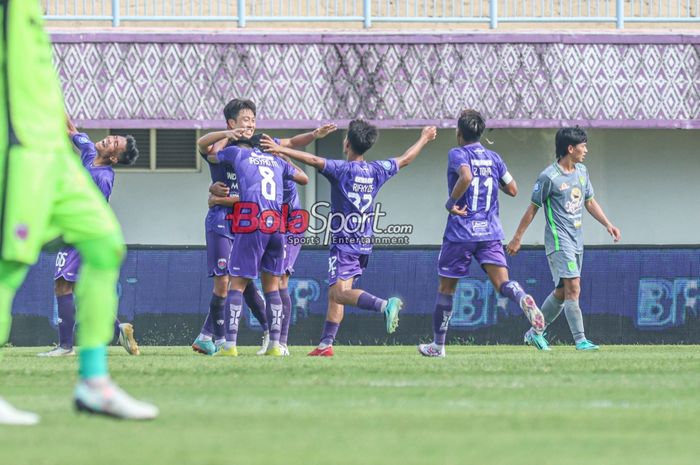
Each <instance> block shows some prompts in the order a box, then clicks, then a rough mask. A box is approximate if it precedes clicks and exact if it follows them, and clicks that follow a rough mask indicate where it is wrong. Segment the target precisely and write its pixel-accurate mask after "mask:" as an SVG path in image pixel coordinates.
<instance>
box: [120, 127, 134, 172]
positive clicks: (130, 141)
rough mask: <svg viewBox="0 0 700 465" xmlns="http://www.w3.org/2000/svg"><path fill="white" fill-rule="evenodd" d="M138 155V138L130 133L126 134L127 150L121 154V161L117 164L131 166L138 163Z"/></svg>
mask: <svg viewBox="0 0 700 465" xmlns="http://www.w3.org/2000/svg"><path fill="white" fill-rule="evenodd" d="M138 157H139V149H138V148H137V147H136V139H134V136H132V135H131V134H129V135H128V136H126V150H124V151H123V152H122V153H120V154H119V157H118V158H119V161H118V162H117V164H119V165H128V166H131V165H133V164H134V163H136V159H137V158H138Z"/></svg>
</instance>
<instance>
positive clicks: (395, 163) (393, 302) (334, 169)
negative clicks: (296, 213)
mask: <svg viewBox="0 0 700 465" xmlns="http://www.w3.org/2000/svg"><path fill="white" fill-rule="evenodd" d="M436 134H437V132H436V129H435V127H426V128H423V131H422V132H421V136H420V138H419V139H418V141H417V142H416V143H415V144H413V145H412V146H411V147H410V148H409V149H408V150H406V152H404V154H403V155H400V156H398V157H396V158H391V159H388V160H384V161H371V162H366V161H365V159H364V154H365V152H367V151H368V150H369V149H370V148H371V147H372V145H374V143H375V141H376V140H377V136H378V132H377V128H376V127H374V126H372V125H371V124H369V123H367V122H366V121H363V120H354V121H352V122H351V123H350V126H349V128H348V134H347V137H346V138H345V140H344V141H343V152H344V153H345V156H346V157H347V161H345V160H327V159H325V158H322V157H318V156H316V155H312V154H310V153H306V152H300V151H297V150H293V149H290V148H288V147H282V146H281V145H279V144H277V143H276V142H275V141H274V140H273V139H271V138H269V137H263V139H262V142H261V145H262V147H263V148H264V149H265V150H266V151H268V152H272V153H276V154H280V155H284V156H288V157H290V158H292V159H294V160H297V161H300V162H302V163H304V164H307V165H310V166H313V167H315V168H316V169H318V170H319V171H320V172H321V174H322V175H323V176H325V177H326V179H328V181H329V182H330V183H331V212H332V213H333V214H334V218H336V219H337V220H340V218H341V216H344V217H346V218H359V217H361V215H362V214H364V213H370V214H371V213H372V211H373V208H374V207H373V203H374V198H375V197H376V195H377V194H378V193H379V189H381V187H382V186H383V185H384V183H386V182H387V181H388V180H389V179H390V178H391V177H392V176H394V175H395V174H396V173H397V172H398V171H399V169H401V168H403V167H406V166H408V165H409V164H410V163H411V162H412V161H413V160H414V159H415V158H416V157H417V156H418V154H419V153H420V151H421V149H422V148H423V147H424V146H425V145H426V144H427V143H428V142H430V141H431V140H434V139H435V136H436ZM334 226H337V225H334ZM349 229H350V231H344V230H342V229H341V228H337V227H334V228H333V231H334V233H333V238H332V242H331V245H330V257H329V259H328V284H329V286H330V289H329V292H328V313H327V316H326V323H325V325H324V328H323V335H322V337H321V342H320V343H319V345H318V347H317V348H316V349H314V350H313V351H312V352H311V353H309V355H311V356H332V355H333V341H334V340H335V337H336V334H337V332H338V328H339V327H340V322H341V321H342V319H343V313H344V306H345V305H353V306H357V307H359V308H361V309H364V310H370V311H375V312H381V313H382V314H383V315H384V318H385V323H386V331H387V332H388V333H393V332H394V331H395V330H396V327H397V326H398V322H399V316H398V315H399V311H400V310H401V307H402V306H403V302H401V300H400V299H398V298H390V299H388V300H384V299H381V298H378V297H375V296H373V295H371V294H369V293H368V292H364V291H363V290H361V289H353V288H352V285H353V282H354V280H355V278H357V277H358V276H360V275H362V271H363V270H364V269H365V267H366V266H367V262H368V259H369V254H370V253H371V252H372V241H371V238H372V225H371V224H370V222H366V223H365V225H364V227H355V228H349ZM336 231H337V232H336Z"/></svg>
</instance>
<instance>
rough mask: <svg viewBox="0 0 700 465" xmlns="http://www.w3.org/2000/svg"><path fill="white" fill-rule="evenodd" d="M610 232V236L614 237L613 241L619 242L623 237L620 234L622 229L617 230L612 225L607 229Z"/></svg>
mask: <svg viewBox="0 0 700 465" xmlns="http://www.w3.org/2000/svg"><path fill="white" fill-rule="evenodd" d="M606 229H607V230H608V234H610V235H611V236H612V237H613V240H614V241H615V242H618V241H619V240H620V238H621V237H622V234H621V233H620V229H619V228H616V227H615V226H613V225H612V224H611V225H610V226H608V227H607V228H606Z"/></svg>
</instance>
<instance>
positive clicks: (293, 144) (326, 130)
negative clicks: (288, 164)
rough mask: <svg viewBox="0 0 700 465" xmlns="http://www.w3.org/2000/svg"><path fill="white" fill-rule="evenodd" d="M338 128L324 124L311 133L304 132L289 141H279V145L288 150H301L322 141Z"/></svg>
mask: <svg viewBox="0 0 700 465" xmlns="http://www.w3.org/2000/svg"><path fill="white" fill-rule="evenodd" d="M337 129H338V126H336V125H335V124H332V123H331V124H324V125H323V126H320V127H317V128H316V129H314V130H313V131H311V132H305V133H303V134H297V135H296V136H294V137H292V138H289V139H280V145H281V146H282V147H288V148H303V147H306V146H307V145H309V144H310V143H311V142H313V141H315V140H316V139H323V138H324V137H326V136H327V135H328V134H330V133H332V132H335V131H336V130H337Z"/></svg>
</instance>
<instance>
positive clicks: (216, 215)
mask: <svg viewBox="0 0 700 465" xmlns="http://www.w3.org/2000/svg"><path fill="white" fill-rule="evenodd" d="M255 116H256V106H255V104H254V103H253V102H252V101H250V100H243V99H233V100H231V101H230V102H229V103H228V104H227V105H226V107H225V108H224V118H225V119H226V126H227V127H228V129H230V130H239V131H238V132H237V133H236V138H235V139H233V138H232V139H229V138H223V139H219V140H218V141H217V142H216V143H210V141H211V140H213V138H212V137H207V136H204V137H202V138H201V139H200V141H199V142H198V145H199V149H200V153H201V154H202V156H205V157H206V156H207V155H210V156H214V155H216V154H217V153H218V152H219V151H220V150H222V149H224V148H225V147H226V146H228V145H239V146H246V147H251V146H252V144H254V143H253V142H252V141H251V139H253V138H255V139H256V140H259V136H254V135H253V134H254V132H255V127H256V120H255ZM335 130H336V127H335V125H333V124H327V125H324V126H321V127H319V128H317V129H315V130H314V131H312V132H307V133H303V134H298V135H296V136H294V137H292V138H290V139H281V140H279V141H278V142H279V143H280V144H281V145H284V146H288V147H304V146H306V145H308V144H309V143H311V142H312V141H314V140H316V139H320V138H323V137H326V136H327V135H328V134H330V133H331V132H333V131H335ZM207 162H208V164H209V170H210V173H211V180H212V183H213V184H212V186H211V187H210V192H211V193H212V195H211V196H210V198H209V207H210V208H209V211H208V212H207V217H206V220H205V226H206V243H207V268H208V270H209V276H210V277H211V276H213V277H214V294H213V296H212V299H211V303H210V307H209V315H208V316H207V318H206V320H205V322H204V325H203V326H202V330H201V332H200V334H199V336H198V337H197V339H195V341H194V343H193V344H192V349H193V350H195V351H197V352H200V353H203V354H207V355H213V354H214V353H219V354H221V355H230V356H236V355H238V350H237V348H236V343H237V339H238V324H239V323H238V318H239V317H240V315H235V317H234V318H233V320H232V319H231V314H230V312H224V307H225V300H226V298H227V296H231V295H233V292H234V291H233V290H230V291H228V292H227V289H228V288H229V269H230V264H231V263H235V261H236V260H237V259H238V258H237V257H233V256H231V248H232V244H233V238H234V235H233V232H232V228H231V222H230V221H229V220H228V219H227V218H226V216H227V214H228V213H229V212H230V211H231V207H232V206H233V205H234V204H235V203H236V202H238V201H239V200H240V197H239V189H238V187H239V185H238V178H237V176H236V172H235V170H234V168H233V166H232V165H230V164H227V163H221V164H219V163H213V162H210V161H209V160H207ZM282 201H283V204H285V205H289V207H290V211H291V210H295V209H298V208H301V203H300V201H299V196H298V193H297V188H296V183H295V182H294V181H293V180H290V179H288V180H285V181H284V186H283V200H282ZM284 247H285V249H284V260H285V263H284V274H283V275H282V277H281V279H280V283H279V293H280V298H281V299H282V307H283V317H282V327H281V334H280V347H281V352H282V354H283V355H288V354H289V349H288V348H287V337H288V335H289V324H290V321H291V311H292V302H291V297H290V296H289V290H288V286H289V284H288V282H289V276H290V275H291V274H292V273H293V272H294V262H295V261H296V258H297V257H298V255H299V250H300V249H301V244H300V243H298V244H296V245H294V244H290V243H289V241H287V240H286V238H285V241H284ZM243 297H244V299H245V301H246V304H248V307H249V308H250V309H251V312H252V313H253V315H254V316H255V318H256V319H257V320H258V321H259V322H260V326H261V327H262V329H263V342H262V347H261V349H260V350H259V351H258V355H263V354H265V353H266V351H267V346H268V344H269V326H268V316H267V315H266V313H265V301H264V300H263V298H262V297H261V295H260V292H259V291H258V289H257V288H256V287H255V284H254V282H253V281H250V282H249V283H248V285H247V286H246V288H245V290H244V292H243ZM212 337H213V338H214V339H215V342H212ZM222 348H223V350H221V349H222Z"/></svg>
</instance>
